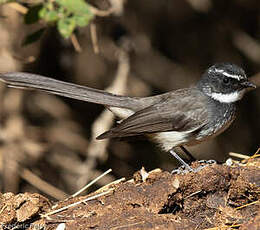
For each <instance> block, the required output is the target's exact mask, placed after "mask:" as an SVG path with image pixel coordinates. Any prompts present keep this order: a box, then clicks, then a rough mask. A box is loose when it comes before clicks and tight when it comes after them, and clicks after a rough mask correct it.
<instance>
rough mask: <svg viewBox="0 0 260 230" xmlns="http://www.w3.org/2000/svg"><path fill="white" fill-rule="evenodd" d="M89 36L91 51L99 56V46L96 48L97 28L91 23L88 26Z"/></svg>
mask: <svg viewBox="0 0 260 230" xmlns="http://www.w3.org/2000/svg"><path fill="white" fill-rule="evenodd" d="M90 36H91V41H92V44H93V50H94V53H95V54H99V46H98V39H97V27H96V24H94V23H91V24H90Z"/></svg>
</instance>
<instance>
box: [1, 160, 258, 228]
mask: <svg viewBox="0 0 260 230" xmlns="http://www.w3.org/2000/svg"><path fill="white" fill-rule="evenodd" d="M198 165H199V163H198V162H195V163H193V167H196V166H198ZM104 191H107V192H108V193H107V194H106V195H103V196H101V197H98V198H96V199H93V200H90V201H87V202H83V203H80V204H78V205H76V206H74V207H70V208H67V209H65V210H63V211H60V212H58V213H55V214H52V215H47V216H46V215H45V216H44V217H43V216H42V215H44V214H46V213H48V212H50V211H53V210H55V209H58V208H62V207H65V206H67V205H70V204H73V203H75V202H78V201H80V200H83V199H86V198H87V197H91V196H93V195H96V194H99V193H101V192H104ZM109 191H110V192H109ZM259 198H260V159H259V158H258V159H257V158H255V159H250V160H248V161H247V162H244V163H239V164H233V165H232V166H227V165H219V164H213V165H210V166H206V167H204V168H203V169H202V170H200V171H199V172H197V173H187V174H184V175H181V174H178V175H177V174H174V175H172V174H171V173H169V172H164V171H161V170H159V169H157V170H154V171H152V172H149V173H146V172H145V171H144V170H140V171H138V172H136V173H135V174H134V176H133V179H132V180H129V181H125V182H120V183H114V184H112V185H109V186H106V187H104V188H102V189H100V190H98V191H96V192H95V193H92V194H89V195H88V196H84V197H76V198H69V199H67V200H64V201H60V202H58V203H57V204H51V203H50V202H49V201H48V200H47V199H46V198H44V197H43V196H41V195H39V194H28V193H25V194H18V195H13V194H12V193H6V194H2V195H1V206H0V212H1V214H0V222H1V223H2V225H1V227H2V229H8V228H9V229H12V228H11V227H14V226H18V225H19V226H20V228H19V227H18V229H40V227H42V228H44V229H48V230H49V229H57V227H58V225H60V226H59V228H58V229H64V228H63V227H64V224H65V227H66V229H67V230H68V229H77V230H79V229H124V230H126V229H212V230H213V229H231V228H232V229H233V228H235V229H243V230H245V229H247V230H253V229H254V230H256V229H260V203H259ZM248 204H249V205H248ZM245 205H247V206H245ZM63 223H64V224H63Z"/></svg>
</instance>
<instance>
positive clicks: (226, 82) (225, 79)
mask: <svg viewBox="0 0 260 230" xmlns="http://www.w3.org/2000/svg"><path fill="white" fill-rule="evenodd" d="M229 82H230V79H229V78H228V77H224V78H223V83H224V84H226V85H227V84H229Z"/></svg>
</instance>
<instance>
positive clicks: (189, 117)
mask: <svg viewBox="0 0 260 230" xmlns="http://www.w3.org/2000/svg"><path fill="white" fill-rule="evenodd" d="M0 80H1V81H4V82H5V83H6V84H7V85H8V86H9V87H15V88H30V89H36V90H40V91H44V92H47V93H50V94H55V95H60V96H64V97H68V98H73V99H77V100H81V101H87V102H91V103H96V104H102V105H104V106H105V107H107V108H108V109H109V110H111V111H112V112H113V113H114V114H116V115H117V116H118V117H119V118H120V119H121V121H120V122H119V123H118V124H117V125H116V126H115V127H113V128H111V129H110V130H108V131H106V132H104V133H102V134H101V135H99V136H98V137H97V139H98V140H101V139H105V138H121V137H129V136H138V135H146V136H148V138H149V139H151V140H153V141H155V142H156V143H158V144H159V146H160V147H161V148H162V149H163V150H164V151H166V152H170V153H171V154H172V155H173V156H174V157H175V158H176V159H177V160H178V161H179V162H180V163H181V164H182V166H183V167H184V168H185V170H187V171H194V170H193V169H192V168H191V166H189V164H188V163H186V162H185V161H184V160H183V159H182V158H181V157H180V156H179V155H178V154H177V153H176V148H178V147H179V148H181V149H182V150H183V151H184V152H185V153H187V154H188V155H189V156H191V154H190V153H189V152H188V150H186V148H185V147H186V146H191V145H196V144H199V143H200V142H203V141H207V140H209V139H211V138H214V137H216V136H217V135H219V134H220V133H222V132H223V131H224V130H226V129H227V128H228V127H229V126H230V125H231V123H232V122H233V121H234V119H235V117H236V113H237V102H238V101H239V100H241V99H242V98H243V96H244V94H245V93H246V91H247V89H249V88H256V86H255V85H254V84H253V83H252V82H250V81H249V80H248V78H247V75H246V73H245V71H244V70H243V69H242V68H241V67H239V66H238V65H236V64H232V63H216V64H214V65H212V66H210V67H209V68H208V69H206V70H205V72H204V73H203V74H202V76H201V78H200V80H199V81H198V82H197V83H196V84H195V85H194V86H190V87H188V88H181V89H177V90H173V91H170V92H166V93H163V94H159V95H155V96H148V97H129V96H122V95H116V94H112V93H109V92H106V91H103V90H99V89H94V88H90V87H86V86H81V85H77V84H73V83H68V82H63V81H59V80H55V79H53V78H48V77H44V76H41V75H38V74H32V73H25V72H9V73H2V74H0ZM184 146H185V147H184Z"/></svg>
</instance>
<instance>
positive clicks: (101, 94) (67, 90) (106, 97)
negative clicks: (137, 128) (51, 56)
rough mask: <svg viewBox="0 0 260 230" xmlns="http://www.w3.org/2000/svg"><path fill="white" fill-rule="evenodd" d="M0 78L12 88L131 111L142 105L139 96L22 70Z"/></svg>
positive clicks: (5, 74)
mask: <svg viewBox="0 0 260 230" xmlns="http://www.w3.org/2000/svg"><path fill="white" fill-rule="evenodd" d="M0 80H2V81H4V82H6V83H7V85H8V86H10V87H14V88H30V89H37V90H40V91H45V92H47V93H50V94H56V95H60V96H63V97H69V98H74V99H77V100H81V101H87V102H92V103H96V104H102V105H106V106H113V107H119V108H127V109H131V110H133V111H137V110H139V109H140V108H141V107H142V105H141V104H140V99H139V98H134V97H126V96H120V95H115V94H112V93H108V92H106V91H103V90H98V89H93V88H89V87H86V86H81V85H76V84H73V83H68V82H63V81H58V80H55V79H52V78H47V77H44V76H41V75H37V74H31V73H23V72H12V73H4V74H0Z"/></svg>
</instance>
